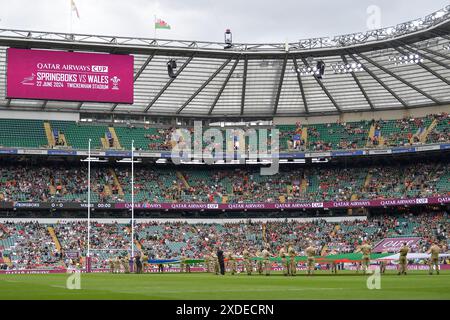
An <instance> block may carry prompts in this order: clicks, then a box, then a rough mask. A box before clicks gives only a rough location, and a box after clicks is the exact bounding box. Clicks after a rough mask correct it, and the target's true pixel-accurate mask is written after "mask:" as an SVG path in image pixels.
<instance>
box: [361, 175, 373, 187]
mask: <svg viewBox="0 0 450 320" xmlns="http://www.w3.org/2000/svg"><path fill="white" fill-rule="evenodd" d="M370 180H372V174H371V173H370V171H369V172H367V176H366V179H365V180H364V184H363V191H366V190H367V187H368V186H369V184H370Z"/></svg>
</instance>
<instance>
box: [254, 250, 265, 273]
mask: <svg viewBox="0 0 450 320" xmlns="http://www.w3.org/2000/svg"><path fill="white" fill-rule="evenodd" d="M256 256H257V257H258V258H262V257H263V255H262V253H261V251H259V250H258V251H256ZM263 267H264V262H263V260H257V262H256V269H257V271H258V274H260V275H261V274H263Z"/></svg>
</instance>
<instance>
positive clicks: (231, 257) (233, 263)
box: [227, 252, 237, 275]
mask: <svg viewBox="0 0 450 320" xmlns="http://www.w3.org/2000/svg"><path fill="white" fill-rule="evenodd" d="M227 258H228V268H229V269H230V272H231V275H234V274H235V273H236V272H237V263H236V257H235V256H234V255H233V253H231V252H228V257H227Z"/></svg>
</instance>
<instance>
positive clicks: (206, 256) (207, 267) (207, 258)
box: [203, 254, 212, 272]
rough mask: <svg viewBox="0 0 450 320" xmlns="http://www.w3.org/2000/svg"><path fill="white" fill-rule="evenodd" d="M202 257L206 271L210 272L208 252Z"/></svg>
mask: <svg viewBox="0 0 450 320" xmlns="http://www.w3.org/2000/svg"><path fill="white" fill-rule="evenodd" d="M203 258H204V259H205V268H206V272H211V269H212V268H211V258H210V256H209V254H206V255H205V256H204V257H203Z"/></svg>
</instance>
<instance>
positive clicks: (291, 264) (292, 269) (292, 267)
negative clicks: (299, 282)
mask: <svg viewBox="0 0 450 320" xmlns="http://www.w3.org/2000/svg"><path fill="white" fill-rule="evenodd" d="M288 254H289V269H290V274H291V276H295V275H296V274H297V261H295V256H296V255H297V253H296V252H295V250H294V247H293V246H292V243H291V244H289V248H288Z"/></svg>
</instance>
